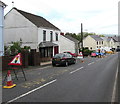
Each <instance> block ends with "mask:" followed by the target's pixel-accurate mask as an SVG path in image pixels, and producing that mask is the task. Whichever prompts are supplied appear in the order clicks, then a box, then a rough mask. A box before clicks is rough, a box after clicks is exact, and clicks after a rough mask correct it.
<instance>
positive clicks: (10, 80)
mask: <svg viewBox="0 0 120 104" xmlns="http://www.w3.org/2000/svg"><path fill="white" fill-rule="evenodd" d="M15 86H16V84H13V81H12V78H11V73H10V70H8V72H7V84H6V86H3V88H13V87H15Z"/></svg>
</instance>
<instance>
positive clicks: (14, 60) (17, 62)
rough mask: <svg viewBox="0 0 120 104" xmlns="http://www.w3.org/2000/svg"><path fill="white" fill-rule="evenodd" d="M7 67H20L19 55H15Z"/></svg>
mask: <svg viewBox="0 0 120 104" xmlns="http://www.w3.org/2000/svg"><path fill="white" fill-rule="evenodd" d="M8 65H22V59H21V53H19V54H18V55H16V56H15V57H14V58H13V60H12V61H11V62H10V63H9V64H8Z"/></svg>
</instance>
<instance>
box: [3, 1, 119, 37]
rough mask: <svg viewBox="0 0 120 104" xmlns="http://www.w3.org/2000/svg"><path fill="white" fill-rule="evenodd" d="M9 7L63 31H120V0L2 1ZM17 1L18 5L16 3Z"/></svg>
mask: <svg viewBox="0 0 120 104" xmlns="http://www.w3.org/2000/svg"><path fill="white" fill-rule="evenodd" d="M2 1H3V2H4V3H5V4H7V5H8V6H7V7H6V8H5V9H4V12H5V14H6V13H8V12H9V11H10V10H11V9H12V7H16V8H17V9H20V10H23V11H26V12H30V13H32V14H36V15H39V16H42V17H44V18H45V19H47V20H48V21H50V22H51V23H52V24H54V25H55V26H57V27H58V28H59V29H60V30H61V31H62V32H70V33H80V32H81V23H82V24H83V32H93V33H97V34H116V35H117V34H118V2H119V0H2ZM12 1H14V4H13V3H12Z"/></svg>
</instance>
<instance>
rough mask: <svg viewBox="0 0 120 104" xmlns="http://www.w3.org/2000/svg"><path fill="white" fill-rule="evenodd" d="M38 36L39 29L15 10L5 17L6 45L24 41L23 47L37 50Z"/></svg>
mask: <svg viewBox="0 0 120 104" xmlns="http://www.w3.org/2000/svg"><path fill="white" fill-rule="evenodd" d="M37 34H38V29H37V27H36V26H35V25H34V24H33V23H32V22H30V21H29V20H28V19H26V18H25V17H24V16H23V15H21V14H20V13H19V12H17V11H16V10H15V9H12V10H11V11H10V12H9V13H8V14H7V15H6V16H5V36H4V43H5V45H8V44H9V43H11V42H12V41H13V42H15V41H19V40H20V39H22V42H23V46H30V47H31V48H32V49H36V47H37V43H38V39H37Z"/></svg>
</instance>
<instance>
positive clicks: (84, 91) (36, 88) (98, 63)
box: [3, 54, 118, 103]
mask: <svg viewBox="0 0 120 104" xmlns="http://www.w3.org/2000/svg"><path fill="white" fill-rule="evenodd" d="M117 73H118V54H113V55H107V57H105V58H85V59H84V63H81V62H80V60H77V63H76V64H75V65H69V66H68V67H62V66H58V67H52V66H46V67H43V68H38V69H35V70H29V71H26V76H27V79H28V80H27V81H23V80H22V79H20V80H19V81H16V83H17V86H16V87H15V88H12V89H3V102H7V103H9V102H111V101H115V102H117V100H116V99H115V97H116V86H117Z"/></svg>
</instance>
